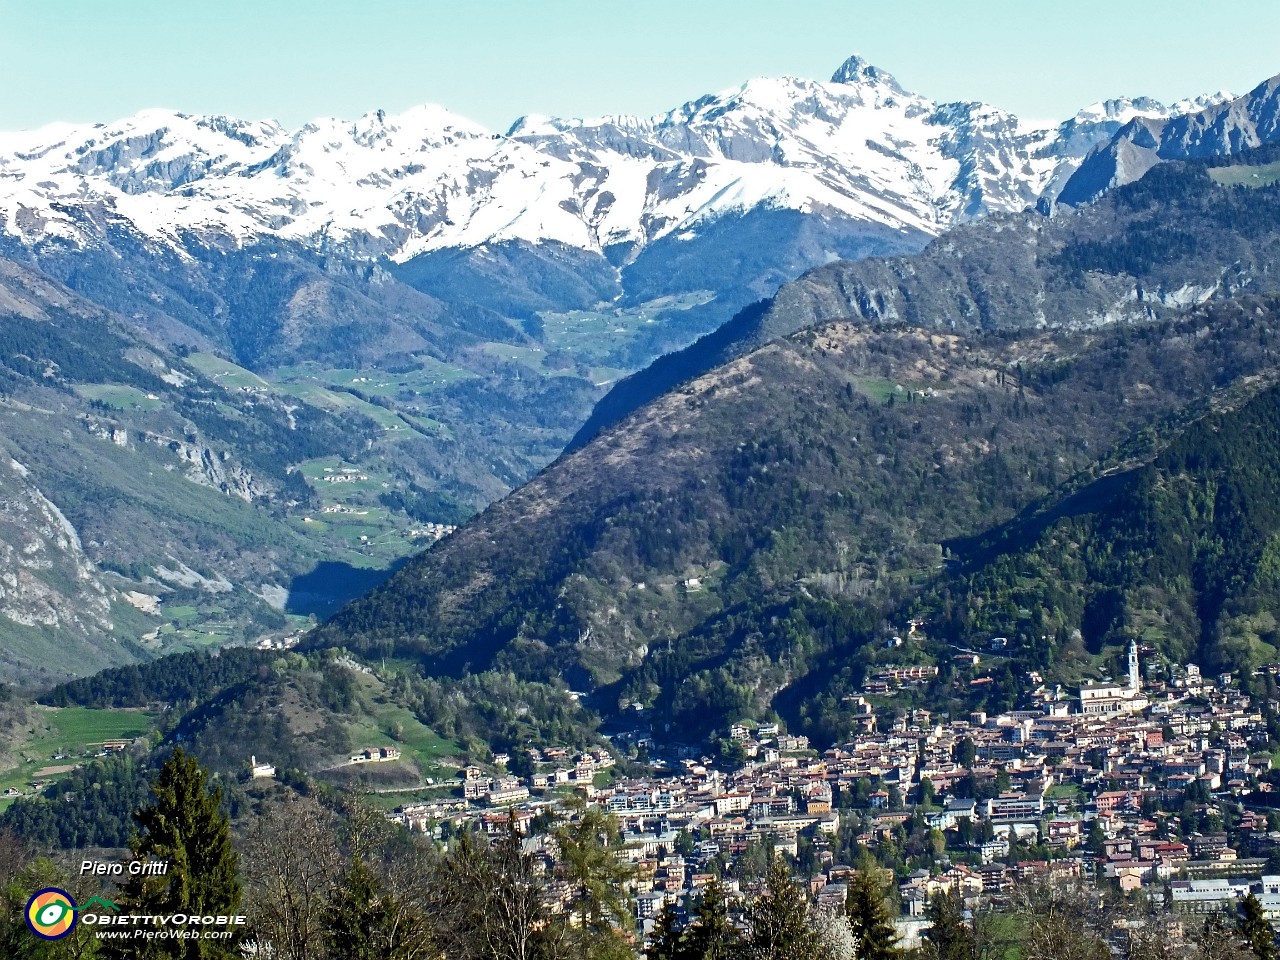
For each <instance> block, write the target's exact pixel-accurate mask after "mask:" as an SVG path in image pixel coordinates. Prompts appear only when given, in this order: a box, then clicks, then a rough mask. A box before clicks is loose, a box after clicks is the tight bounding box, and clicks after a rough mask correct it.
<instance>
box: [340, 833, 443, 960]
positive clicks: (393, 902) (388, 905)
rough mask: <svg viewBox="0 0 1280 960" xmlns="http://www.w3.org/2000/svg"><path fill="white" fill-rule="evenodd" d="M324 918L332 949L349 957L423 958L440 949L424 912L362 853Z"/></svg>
mask: <svg viewBox="0 0 1280 960" xmlns="http://www.w3.org/2000/svg"><path fill="white" fill-rule="evenodd" d="M324 920H325V939H326V940H327V942H328V945H329V951H330V955H331V956H334V957H342V958H343V960H421V958H426V957H432V956H434V955H435V954H436V953H437V952H438V951H436V950H435V947H434V945H433V943H432V940H431V938H430V936H428V934H427V930H426V924H425V922H424V921H423V920H422V918H421V916H420V915H419V914H418V912H417V911H416V910H414V909H412V907H410V906H409V905H407V904H405V903H404V902H402V901H400V900H399V899H398V898H396V897H395V896H393V895H392V894H391V893H390V892H389V891H388V890H387V889H386V887H385V885H384V884H383V883H382V881H381V880H380V878H379V877H378V875H377V874H376V873H375V872H374V871H373V868H372V867H370V866H369V864H367V863H366V862H365V861H364V860H362V859H361V858H359V857H352V859H351V865H350V867H349V868H348V870H347V873H346V875H345V876H344V877H343V880H342V882H341V883H340V884H339V885H338V890H337V893H336V894H335V896H334V898H333V899H332V900H331V901H330V902H329V904H328V907H327V909H326V910H325V917H324Z"/></svg>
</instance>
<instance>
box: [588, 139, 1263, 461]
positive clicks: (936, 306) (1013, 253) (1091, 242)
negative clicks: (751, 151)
mask: <svg viewBox="0 0 1280 960" xmlns="http://www.w3.org/2000/svg"><path fill="white" fill-rule="evenodd" d="M1278 159H1280V148H1278V147H1263V148H1260V149H1258V150H1251V151H1247V152H1244V153H1241V154H1240V155H1238V156H1224V157H1219V158H1212V159H1209V160H1206V161H1202V162H1196V163H1171V164H1168V165H1164V166H1161V167H1158V168H1156V169H1154V170H1152V171H1151V172H1150V173H1149V174H1148V175H1147V176H1146V177H1145V178H1143V179H1142V180H1141V181H1140V182H1138V183H1134V184H1130V185H1129V186H1126V187H1123V188H1121V189H1118V190H1115V191H1114V192H1112V193H1108V194H1107V195H1105V196H1103V197H1102V198H1101V199H1099V200H1098V201H1097V202H1096V203H1094V204H1092V205H1090V206H1087V207H1082V208H1080V209H1071V208H1060V210H1059V212H1058V213H1057V214H1056V215H1055V216H1054V217H1053V218H1046V217H1041V216H1037V215H1034V214H1032V215H1028V214H1019V215H1007V216H1005V215H1002V216H994V217H991V218H989V219H988V220H986V221H984V222H981V223H975V224H966V225H964V226H961V227H957V228H956V229H954V230H952V231H950V232H949V233H947V234H946V235H945V236H943V237H940V238H939V239H937V240H935V241H933V243H931V244H930V245H929V247H928V248H927V249H926V250H925V251H924V252H923V253H921V254H917V255H913V256H903V257H895V258H887V259H886V258H871V259H866V260H861V261H857V262H850V261H838V262H835V263H831V264H828V265H827V266H824V267H819V268H816V269H814V270H812V271H810V272H809V273H807V274H805V275H804V276H802V277H801V278H799V279H798V280H796V281H795V282H793V283H789V284H786V285H785V286H783V287H782V288H781V289H780V290H779V291H778V293H777V294H776V296H774V297H773V298H771V299H770V300H768V301H765V302H764V303H762V304H757V305H755V306H753V307H750V308H748V309H747V310H744V311H743V313H742V314H741V315H739V316H738V317H737V318H735V319H734V321H733V322H732V323H730V324H727V325H726V326H725V327H723V328H721V329H720V330H717V331H715V333H713V334H710V335H708V336H706V337H704V338H702V339H701V340H699V341H698V342H696V343H694V344H693V345H691V346H689V347H687V348H685V349H684V350H682V351H680V352H678V353H676V354H672V355H669V356H667V357H663V358H662V359H661V360H659V361H657V362H656V363H654V364H653V365H652V366H651V367H649V368H647V369H645V370H642V371H640V372H638V373H636V374H633V375H632V376H631V377H628V378H627V379H625V380H623V381H621V382H620V383H618V384H617V385H616V386H615V387H614V388H613V389H612V390H611V391H610V392H609V394H607V395H606V396H605V397H604V398H603V399H602V400H601V401H600V402H599V403H598V404H597V405H596V408H595V410H594V411H593V413H592V416H591V418H590V419H589V420H588V421H587V423H586V424H585V425H584V426H583V428H582V429H581V430H580V431H579V432H578V434H577V436H576V437H575V438H574V440H573V442H572V443H571V444H570V446H569V449H576V448H577V447H579V446H581V445H582V444H583V443H585V442H586V441H588V440H590V439H591V437H593V436H595V435H596V434H597V433H598V432H599V431H600V430H601V429H603V428H604V427H606V426H608V425H609V424H612V423H616V422H617V421H618V420H620V419H621V418H622V417H624V416H626V415H627V414H628V413H630V412H631V411H633V410H636V409H638V408H639V407H640V406H642V405H643V404H644V403H647V402H648V401H649V400H652V399H653V398H654V397H656V396H658V395H659V394H661V393H662V392H663V391H665V390H668V389H670V388H671V387H673V386H675V385H677V384H679V383H681V382H683V381H685V380H688V379H690V378H692V377H694V376H697V375H698V374H700V373H703V372H705V371H707V370H710V369H712V368H713V367H715V366H717V365H719V364H721V363H724V362H726V361H728V360H730V359H732V358H734V357H737V356H741V355H743V354H744V353H746V352H747V351H749V350H751V349H754V348H756V347H758V346H760V345H761V344H763V343H765V342H767V341H768V340H769V339H770V338H772V337H777V336H784V335H786V334H788V333H791V332H793V331H795V330H799V329H802V328H803V327H807V326H813V325H815V324H819V323H824V322H827V321H830V320H835V319H839V318H843V317H858V318H861V319H862V320H864V321H867V322H870V323H909V324H912V325H916V326H921V327H932V328H936V329H940V330H953V331H957V332H963V331H967V330H994V329H1005V330H1021V329H1027V328H1039V327H1058V326H1070V327H1082V326H1097V325H1101V324H1106V323H1113V322H1118V321H1145V320H1153V319H1159V318H1162V317H1168V316H1176V315H1177V314H1178V312H1179V311H1181V310H1183V309H1185V308H1186V307H1188V306H1190V305H1193V304H1195V303H1200V302H1203V301H1205V300H1208V299H1211V298H1220V297H1230V296H1233V295H1234V294H1236V293H1238V292H1241V291H1274V290H1276V289H1280V280H1278V279H1277V274H1276V272H1275V271H1274V270H1272V269H1271V264H1272V263H1274V262H1275V259H1276V253H1277V236H1278V233H1277V228H1278V227H1280V223H1278V222H1277V216H1278V213H1277V210H1278V209H1280V207H1278V205H1277V201H1276V198H1277V196H1278V195H1280V187H1278V186H1277V185H1276V182H1275V177H1274V176H1272V175H1270V173H1269V171H1270V170H1271V164H1273V163H1274V162H1275V161H1277V160H1278ZM1251 172H1260V176H1258V177H1253V176H1251ZM1228 183H1252V184H1256V189H1250V190H1233V189H1227V188H1225V187H1224V186H1223V185H1224V184H1228Z"/></svg>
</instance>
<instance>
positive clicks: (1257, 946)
mask: <svg viewBox="0 0 1280 960" xmlns="http://www.w3.org/2000/svg"><path fill="white" fill-rule="evenodd" d="M1239 928H1240V935H1241V936H1242V937H1243V938H1244V941H1245V943H1246V944H1248V946H1249V949H1250V950H1252V951H1253V955H1254V956H1255V957H1257V958H1258V960H1276V934H1275V931H1274V930H1272V929H1271V922H1270V921H1269V920H1267V918H1266V915H1265V914H1264V913H1263V912H1262V902H1261V901H1260V900H1259V899H1258V898H1257V897H1256V896H1254V895H1253V894H1252V893H1251V894H1249V895H1248V896H1247V897H1245V898H1244V899H1243V900H1242V901H1241V902H1240V920H1239Z"/></svg>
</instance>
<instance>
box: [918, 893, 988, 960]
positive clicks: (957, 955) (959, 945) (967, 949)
mask: <svg viewBox="0 0 1280 960" xmlns="http://www.w3.org/2000/svg"><path fill="white" fill-rule="evenodd" d="M927 916H928V918H929V921H930V923H931V924H932V926H931V927H929V929H927V930H925V932H924V934H923V939H924V943H923V945H922V946H921V950H920V953H921V955H922V957H923V958H924V960H978V944H977V938H976V937H975V936H974V931H973V929H972V928H971V927H970V926H969V925H968V924H967V923H965V921H964V905H963V903H962V901H961V899H960V897H959V896H957V895H956V894H953V893H943V894H939V895H938V896H935V897H934V898H933V899H932V900H931V901H930V903H929V912H928V914H927Z"/></svg>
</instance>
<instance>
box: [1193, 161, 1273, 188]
mask: <svg viewBox="0 0 1280 960" xmlns="http://www.w3.org/2000/svg"><path fill="white" fill-rule="evenodd" d="M1209 176H1210V177H1212V178H1213V180H1214V182H1215V183H1218V184H1221V185H1222V186H1224V187H1266V186H1270V185H1271V184H1273V183H1275V182H1276V181H1277V180H1280V160H1277V161H1276V162H1275V163H1267V164H1263V165H1262V166H1257V167H1251V166H1247V165H1244V164H1241V165H1239V166H1234V167H1210V168H1209Z"/></svg>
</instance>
